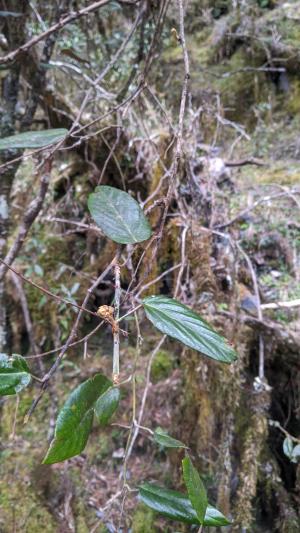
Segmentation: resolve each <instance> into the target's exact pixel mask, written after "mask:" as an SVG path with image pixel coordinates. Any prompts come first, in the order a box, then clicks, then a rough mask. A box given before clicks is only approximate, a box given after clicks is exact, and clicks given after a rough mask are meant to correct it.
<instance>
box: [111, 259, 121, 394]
mask: <svg viewBox="0 0 300 533" xmlns="http://www.w3.org/2000/svg"><path fill="white" fill-rule="evenodd" d="M120 299H121V281H120V265H119V262H118V261H117V262H116V264H115V301H114V307H115V321H116V322H118V320H119V317H120ZM113 336H114V349H113V383H114V384H115V385H117V384H118V383H119V374H120V330H119V327H118V325H117V326H116V327H115V328H114V330H113Z"/></svg>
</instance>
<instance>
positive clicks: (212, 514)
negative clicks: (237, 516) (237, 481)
mask: <svg viewBox="0 0 300 533" xmlns="http://www.w3.org/2000/svg"><path fill="white" fill-rule="evenodd" d="M139 497H140V499H141V501H142V502H143V503H144V504H145V505H147V506H148V507H150V508H151V509H153V511H156V512H157V513H160V514H162V515H164V516H167V517H168V518H171V519H172V520H179V521H180V522H186V523H188V524H197V525H198V526H199V525H200V522H199V520H198V517H197V514H196V511H195V509H194V508H193V507H192V504H191V502H190V500H189V499H188V498H187V496H186V495H185V494H182V493H181V492H177V491H175V490H169V489H165V488H163V487H158V486H157V485H154V484H152V483H144V484H143V485H142V486H141V487H140V489H139ZM229 524H230V521H229V520H228V519H227V518H226V517H225V516H224V515H223V514H222V513H220V511H218V510H217V509H215V508H214V507H212V506H211V505H208V506H207V509H206V513H205V518H204V521H203V525H204V526H215V527H218V526H228V525H229Z"/></svg>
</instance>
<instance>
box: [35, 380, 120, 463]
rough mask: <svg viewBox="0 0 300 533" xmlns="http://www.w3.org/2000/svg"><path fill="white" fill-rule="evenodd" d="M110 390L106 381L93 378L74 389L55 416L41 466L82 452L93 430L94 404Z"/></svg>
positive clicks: (109, 382) (108, 382) (109, 383)
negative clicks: (53, 427) (56, 416)
mask: <svg viewBox="0 0 300 533" xmlns="http://www.w3.org/2000/svg"><path fill="white" fill-rule="evenodd" d="M111 386H112V382H111V381H110V380H109V379H107V378H106V377H105V376H103V375H102V374H96V375H95V376H93V377H92V378H90V379H88V380H86V381H84V382H83V383H81V385H79V386H78V387H76V389H75V390H74V391H73V392H72V393H71V394H70V396H69V397H68V399H67V401H66V403H65V405H64V406H63V408H62V409H61V411H60V413H59V415H58V418H57V421H56V427H55V434H54V439H53V440H52V442H51V444H50V447H49V450H48V452H47V455H46V457H45V459H44V461H43V463H44V464H53V463H59V462H60V461H64V460H65V459H69V458H70V457H74V455H78V454H79V453H81V452H82V451H83V450H84V448H85V446H86V443H87V440H88V437H89V434H90V431H91V429H92V424H93V416H94V406H95V403H96V402H97V400H98V398H99V397H100V396H101V395H102V394H103V393H104V392H105V391H106V390H107V389H108V388H109V387H111Z"/></svg>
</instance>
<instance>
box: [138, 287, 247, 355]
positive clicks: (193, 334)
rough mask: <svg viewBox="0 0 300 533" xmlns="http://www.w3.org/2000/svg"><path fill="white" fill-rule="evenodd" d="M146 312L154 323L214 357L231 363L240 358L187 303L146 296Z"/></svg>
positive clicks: (183, 341)
mask: <svg viewBox="0 0 300 533" xmlns="http://www.w3.org/2000/svg"><path fill="white" fill-rule="evenodd" d="M143 306H144V309H145V311H146V315H147V317H148V318H149V320H150V321H151V322H152V324H154V326H155V327H156V328H157V329H159V331H162V332H163V333H166V334H167V335H169V336H170V337H173V338H174V339H177V340H179V341H181V342H182V343H183V344H186V346H189V347H190V348H194V349H195V350H197V351H198V352H201V353H203V354H205V355H207V356H208V357H211V358H212V359H216V360H217V361H223V362H224V363H231V362H232V361H235V360H236V358H237V354H236V353H235V351H234V350H233V349H232V348H231V346H229V344H228V343H227V341H226V339H224V337H222V336H221V335H219V334H218V333H217V332H216V331H214V330H213V329H212V328H211V327H210V326H209V324H207V322H205V320H203V319H202V318H201V317H200V316H199V315H198V314H197V313H195V312H194V311H192V310H191V309H190V308H189V307H187V306H186V305H183V304H182V303H180V302H178V301H177V300H173V299H172V298H167V297H165V296H148V297H147V298H144V299H143Z"/></svg>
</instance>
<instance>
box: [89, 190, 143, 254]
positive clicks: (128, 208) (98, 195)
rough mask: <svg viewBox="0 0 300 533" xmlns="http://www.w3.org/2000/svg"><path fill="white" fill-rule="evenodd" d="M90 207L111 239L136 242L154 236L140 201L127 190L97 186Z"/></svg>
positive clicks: (90, 199) (94, 217) (120, 241)
mask: <svg viewBox="0 0 300 533" xmlns="http://www.w3.org/2000/svg"><path fill="white" fill-rule="evenodd" d="M88 208H89V210H90V213H91V215H92V217H93V219H94V220H95V222H96V224H97V226H99V228H101V229H102V231H103V233H104V234H105V235H106V236H107V237H109V238H110V239H111V240H112V241H115V242H118V243H120V244H134V243H136V242H142V241H145V240H147V239H149V237H151V228H150V225H149V222H148V220H147V218H146V217H145V215H144V213H143V211H142V210H141V208H140V206H139V204H138V203H137V202H136V201H135V200H134V198H132V197H131V196H130V195H129V194H127V192H124V191H121V190H119V189H115V188H114V187H108V186H104V185H103V186H101V187H96V189H95V192H94V193H92V194H90V196H89V199H88Z"/></svg>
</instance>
